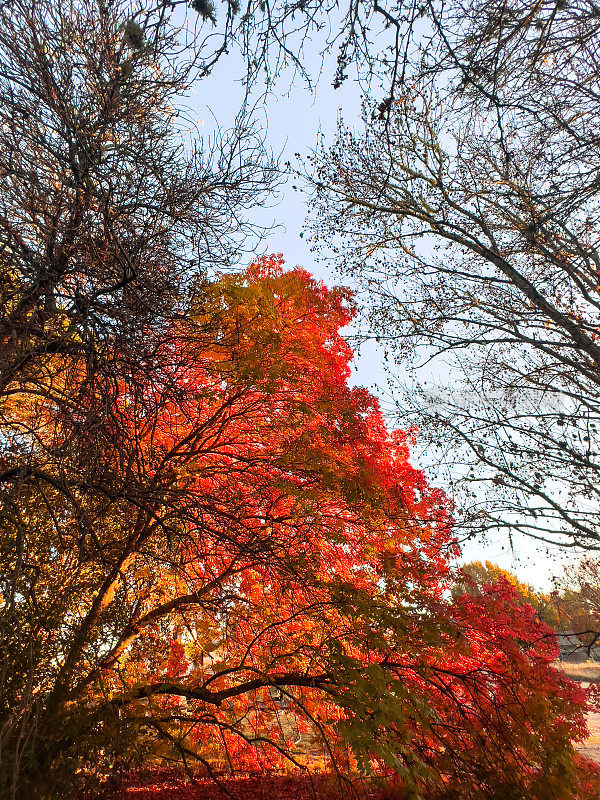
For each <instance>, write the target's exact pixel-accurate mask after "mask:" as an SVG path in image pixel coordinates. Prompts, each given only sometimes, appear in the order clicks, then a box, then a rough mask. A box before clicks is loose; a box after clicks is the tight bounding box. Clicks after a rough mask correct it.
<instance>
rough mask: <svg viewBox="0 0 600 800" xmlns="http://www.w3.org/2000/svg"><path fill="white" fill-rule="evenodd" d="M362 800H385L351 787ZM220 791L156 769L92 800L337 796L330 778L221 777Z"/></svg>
mask: <svg viewBox="0 0 600 800" xmlns="http://www.w3.org/2000/svg"><path fill="white" fill-rule="evenodd" d="M354 786H355V788H356V790H357V792H358V797H360V798H361V800H384V797H383V796H382V794H381V792H379V791H376V790H374V789H369V788H367V787H366V786H364V785H363V786H361V785H360V784H358V783H357V784H354ZM222 787H223V788H222V789H219V788H218V787H217V786H215V784H214V782H213V781H211V780H208V779H200V780H198V781H197V782H196V785H195V786H194V785H191V784H190V783H189V781H188V780H187V778H185V777H183V776H182V775H181V773H177V772H174V771H171V770H155V771H153V772H152V773H148V774H147V775H145V776H132V777H131V780H130V781H129V780H128V781H127V784H126V785H125V786H122V787H121V788H118V789H114V790H112V791H109V790H107V791H104V792H103V793H102V795H101V796H100V797H96V798H95V799H94V800H174V798H177V800H227V798H231V796H233V797H235V800H308V799H309V798H313V799H314V800H331V799H332V798H334V797H339V791H338V786H337V783H336V782H335V781H334V780H332V778H330V777H316V778H315V779H314V780H313V781H312V782H311V781H309V780H304V779H302V778H298V777H286V776H265V775H262V776H252V777H236V778H223V780H222Z"/></svg>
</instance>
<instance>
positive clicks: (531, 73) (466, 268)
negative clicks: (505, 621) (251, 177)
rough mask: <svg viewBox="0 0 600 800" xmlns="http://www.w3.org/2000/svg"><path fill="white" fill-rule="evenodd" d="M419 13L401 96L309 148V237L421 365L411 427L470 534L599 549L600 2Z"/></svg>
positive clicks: (394, 343)
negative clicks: (442, 474) (356, 126)
mask: <svg viewBox="0 0 600 800" xmlns="http://www.w3.org/2000/svg"><path fill="white" fill-rule="evenodd" d="M423 12H424V15H425V17H426V18H427V20H428V22H426V23H425V22H424V23H423V25H424V26H425V28H424V29H423V28H421V33H422V37H421V39H420V41H421V44H422V50H421V53H420V55H419V56H418V58H416V57H415V58H414V59H413V60H412V61H411V62H410V64H411V70H410V75H409V77H407V78H406V80H405V82H404V83H403V85H402V86H401V87H398V93H397V94H396V95H395V96H394V99H393V102H390V103H389V104H388V106H387V107H386V108H383V109H381V108H379V107H378V103H377V99H369V101H368V102H367V105H366V108H365V116H364V131H363V132H362V133H357V132H355V131H354V130H352V126H350V127H348V128H346V127H344V126H343V125H341V127H340V130H339V132H338V137H337V142H336V143H335V144H334V145H333V146H332V147H331V148H329V146H328V145H327V144H324V146H323V149H322V151H321V152H320V154H318V155H317V157H316V163H315V171H314V172H313V173H312V174H310V175H309V180H310V182H311V183H312V186H313V187H314V189H315V206H314V210H315V219H314V222H315V226H316V227H315V230H316V236H317V238H318V239H320V240H321V243H322V244H324V245H325V246H326V247H327V248H333V257H334V260H335V263H336V264H337V265H338V266H339V268H340V269H341V271H342V273H343V274H344V275H348V276H351V277H352V279H353V280H355V281H356V282H357V284H358V285H359V286H360V287H361V289H362V291H363V294H362V297H363V299H364V303H365V308H366V316H365V326H364V330H365V334H366V335H369V336H373V337H376V338H377V339H378V340H379V341H380V342H381V343H382V346H383V347H384V348H385V350H386V351H387V353H388V357H389V359H390V363H391V364H395V363H401V364H402V365H403V366H406V367H408V369H409V370H412V369H413V367H415V366H416V365H418V364H423V363H426V364H428V365H429V367H428V370H427V373H428V374H427V375H426V376H423V377H422V378H421V379H419V378H418V374H417V375H416V376H414V380H415V385H414V386H413V385H412V384H411V382H410V381H409V386H411V387H412V388H411V389H410V391H409V392H408V393H407V394H405V395H404V396H403V398H402V399H399V401H398V407H397V408H398V413H399V414H400V417H399V418H401V419H402V420H404V422H403V423H402V424H407V422H408V421H409V420H416V421H417V422H418V424H420V426H421V429H422V435H423V436H424V437H425V438H426V440H427V441H428V443H429V444H430V447H429V450H428V458H430V459H431V462H432V463H435V464H437V465H439V469H440V470H441V469H444V468H445V469H446V470H447V472H448V474H449V480H450V481H451V482H452V486H453V488H454V490H455V491H456V492H457V494H456V500H457V505H458V507H459V509H460V510H461V511H464V517H463V520H464V522H465V525H466V528H467V530H468V531H469V532H471V533H485V532H487V531H496V530H498V529H499V528H500V529H503V530H504V531H505V532H508V533H509V534H511V533H516V532H524V533H527V534H529V535H531V536H534V537H536V538H538V539H542V540H546V541H559V542H561V543H564V544H568V545H569V544H571V545H572V544H578V545H581V546H584V547H588V548H595V547H597V546H598V542H599V541H600V540H599V533H598V527H599V526H598V494H597V492H598V485H599V481H598V474H597V473H598V467H597V458H598V424H599V420H598V367H599V364H600V351H598V342H597V338H598V317H597V311H598V275H599V264H600V262H599V257H598V241H597V228H598V193H597V173H598V147H597V143H598V117H597V109H598V104H597V102H596V98H597V93H598V70H597V45H598V13H597V8H596V6H595V5H594V4H593V3H590V2H569V3H554V2H551V3H542V4H540V5H537V6H535V8H533V7H531V6H530V5H528V4H523V3H519V2H516V3H512V4H509V5H506V4H503V3H494V2H478V0H476V2H471V1H470V0H469V2H466V3H463V2H454V3H451V4H444V8H443V9H438V8H437V6H434V5H433V4H427V3H425V4H424V6H423ZM416 34H417V31H415V35H416ZM413 52H414V51H413ZM328 252H329V253H330V254H331V250H329V251H328ZM436 365H437V367H436ZM391 371H392V373H393V372H394V367H393V366H392V367H391ZM440 373H441V374H440ZM413 375H414V373H413ZM411 380H412V378H411ZM424 441H425V440H424ZM442 465H445V467H444V466H442Z"/></svg>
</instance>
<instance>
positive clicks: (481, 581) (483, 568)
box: [452, 561, 564, 631]
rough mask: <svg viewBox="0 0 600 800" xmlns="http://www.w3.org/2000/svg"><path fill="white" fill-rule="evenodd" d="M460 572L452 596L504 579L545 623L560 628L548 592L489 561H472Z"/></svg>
mask: <svg viewBox="0 0 600 800" xmlns="http://www.w3.org/2000/svg"><path fill="white" fill-rule="evenodd" d="M460 574H461V576H462V577H461V579H458V580H457V581H456V583H455V585H454V586H453V588H452V594H453V596H454V597H458V596H460V595H461V594H465V593H467V594H479V593H480V592H481V591H482V590H483V588H484V587H485V586H487V585H494V584H497V583H498V582H499V581H506V582H507V583H508V584H510V586H511V587H513V588H514V590H515V592H516V593H517V595H518V596H519V598H520V599H521V601H522V602H525V603H527V604H528V605H530V606H531V607H532V608H533V609H534V611H535V612H536V613H537V615H538V616H539V618H540V619H541V620H542V621H543V622H544V623H545V624H546V625H548V626H549V627H550V628H552V629H553V630H555V631H556V630H559V629H560V626H561V624H562V623H561V615H560V613H559V610H558V608H557V604H556V599H555V598H554V597H553V596H552V595H550V594H544V593H543V592H539V591H536V590H535V589H534V588H533V587H532V586H530V585H529V584H528V583H523V582H522V581H520V580H519V579H518V578H517V576H516V575H515V574H514V573H512V572H510V571H509V570H507V569H502V567H499V566H498V565H497V564H493V563H492V562H491V561H486V562H485V563H483V564H482V563H481V561H472V562H470V563H469V564H464V565H463V566H462V567H461V570H460ZM563 622H564V620H563Z"/></svg>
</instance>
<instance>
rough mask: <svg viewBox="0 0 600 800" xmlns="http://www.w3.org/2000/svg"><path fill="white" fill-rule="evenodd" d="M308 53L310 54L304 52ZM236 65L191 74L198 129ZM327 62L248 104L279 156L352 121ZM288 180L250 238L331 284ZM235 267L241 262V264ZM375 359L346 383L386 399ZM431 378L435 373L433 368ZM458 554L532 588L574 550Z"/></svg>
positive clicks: (349, 96)
mask: <svg viewBox="0 0 600 800" xmlns="http://www.w3.org/2000/svg"><path fill="white" fill-rule="evenodd" d="M313 56H314V57H313V63H314V73H315V76H317V74H318V72H319V64H320V58H319V55H318V53H317V52H316V51H315V53H314V54H313ZM309 60H310V58H309ZM241 71H242V67H241V64H240V63H239V62H238V61H237V60H236V58H235V57H234V56H230V57H228V58H225V59H223V60H222V61H221V62H220V63H219V64H218V65H217V67H216V68H215V70H214V72H213V74H212V75H211V76H209V77H208V78H206V79H203V80H201V81H199V82H198V83H197V84H196V86H195V88H194V90H193V93H192V95H191V97H190V105H191V107H192V109H191V110H192V116H193V117H195V118H196V122H198V123H199V124H200V130H201V131H202V132H205V133H206V135H207V136H208V135H210V134H211V133H213V132H214V131H215V130H217V128H219V127H220V128H221V129H225V128H227V127H229V126H230V125H231V124H232V122H233V120H234V118H235V115H236V113H237V110H238V108H239V106H240V102H241V100H242V97H243V89H242V87H241V84H240V82H239V77H240V75H241ZM332 74H333V62H331V61H330V62H329V63H326V64H325V65H324V68H323V73H322V76H321V78H320V80H319V83H318V87H317V91H316V92H311V91H310V90H309V88H308V86H307V84H306V82H305V81H303V80H302V79H301V78H300V77H297V78H296V80H295V81H294V83H293V84H291V85H290V82H291V76H287V77H286V76H283V77H282V78H281V79H280V81H279V83H278V84H277V86H276V87H275V88H276V91H274V92H273V93H272V94H271V95H270V96H269V97H267V98H266V99H261V100H260V102H259V103H258V104H257V107H256V110H255V119H256V123H257V126H258V127H259V129H260V131H261V135H262V136H263V137H264V141H265V142H266V143H267V145H268V146H269V147H270V148H271V149H272V151H273V152H274V154H276V155H278V156H280V157H281V162H282V163H283V162H285V161H287V160H290V161H292V163H293V162H294V161H295V154H296V153H299V154H300V155H301V157H304V156H306V155H307V154H308V153H309V152H310V151H311V149H313V148H314V147H315V146H316V143H317V139H318V136H319V134H320V133H323V134H324V136H325V140H326V141H327V140H329V141H331V140H332V139H333V136H334V133H335V128H336V124H337V120H338V116H339V115H340V113H341V112H342V111H343V117H344V121H345V122H346V123H347V124H348V123H350V124H351V125H354V124H355V125H356V126H357V127H360V105H361V92H360V88H359V87H358V84H357V83H356V82H355V81H352V80H348V81H347V82H346V83H345V84H344V85H343V86H342V87H341V88H340V89H337V90H334V89H333V87H332V86H331V75H332ZM293 184H294V180H293V179H291V180H289V181H288V182H287V183H286V184H285V185H283V186H282V188H281V191H280V193H279V196H278V197H277V198H274V199H273V200H272V201H271V203H270V204H269V205H268V206H265V207H257V208H256V210H255V212H254V214H253V220H254V221H256V222H258V223H260V224H264V225H266V226H269V225H271V224H273V223H276V224H277V227H276V228H275V229H274V230H273V231H272V232H271V233H270V234H269V235H268V236H267V237H266V238H265V239H264V240H262V241H260V242H257V247H258V249H259V251H260V252H270V253H279V252H281V253H283V255H284V258H285V260H286V261H287V263H288V264H289V265H290V266H294V265H296V264H299V265H301V266H303V267H305V268H306V269H308V270H309V271H310V272H312V273H313V274H314V275H316V276H317V277H319V278H320V279H322V280H324V281H325V282H326V283H327V284H329V285H332V284H335V283H339V282H340V279H339V277H338V276H336V274H335V272H334V270H333V266H332V265H331V264H328V263H326V262H318V261H316V260H315V254H314V253H312V252H311V250H310V244H309V241H308V239H307V238H306V237H303V236H301V234H302V233H303V225H304V222H305V217H306V213H307V197H306V195H305V194H303V193H302V192H300V191H295V190H294V188H293ZM240 266H244V264H241V265H240ZM382 362H383V359H382V357H381V354H380V353H379V352H378V350H377V347H376V345H375V344H369V345H366V346H363V347H362V348H361V352H360V354H358V355H357V358H356V361H355V371H354V374H353V377H352V382H353V383H355V384H359V385H362V386H366V387H368V388H369V389H370V390H371V391H373V392H374V393H375V394H378V395H379V396H380V397H381V398H382V402H383V405H384V407H385V404H386V384H387V378H386V374H385V372H384V370H383V366H382ZM431 377H432V378H433V379H434V380H435V378H436V375H435V372H434V373H432V375H431ZM414 460H415V461H417V465H418V466H421V467H423V468H425V470H426V472H427V473H428V477H429V479H430V481H431V482H432V483H434V484H435V483H436V476H435V470H434V469H432V468H430V467H428V464H427V463H426V460H422V461H421V463H419V459H418V458H416V459H414ZM463 557H464V560H466V561H470V560H490V561H492V562H494V563H497V564H499V565H500V566H502V567H504V568H506V569H510V570H512V571H514V572H516V573H517V575H518V576H519V578H520V579H521V580H524V581H526V582H528V583H531V584H533V585H535V586H537V587H539V588H544V589H549V588H550V587H551V582H550V578H551V576H552V575H556V574H557V573H560V572H561V571H562V568H563V565H564V564H566V563H572V562H573V560H574V559H575V558H576V557H577V556H576V555H575V554H574V553H573V552H572V551H565V550H561V549H559V548H551V549H549V548H547V547H545V546H541V545H540V546H538V545H536V543H535V542H533V541H532V540H530V539H527V538H526V537H521V539H520V540H515V541H514V550H513V549H512V548H511V545H510V543H509V542H508V541H507V539H506V538H505V537H504V536H499V537H498V538H497V539H489V540H488V541H486V542H468V543H466V544H465V545H464V547H463Z"/></svg>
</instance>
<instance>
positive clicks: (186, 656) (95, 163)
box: [0, 0, 597, 800]
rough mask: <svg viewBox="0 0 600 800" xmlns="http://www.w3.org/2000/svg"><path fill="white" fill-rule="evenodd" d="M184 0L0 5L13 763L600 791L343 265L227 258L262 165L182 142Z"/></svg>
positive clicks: (559, 681)
mask: <svg viewBox="0 0 600 800" xmlns="http://www.w3.org/2000/svg"><path fill="white" fill-rule="evenodd" d="M195 5H196V9H195V11H196V12H197V13H198V14H200V16H201V17H202V19H204V21H206V20H208V21H209V22H210V21H211V18H212V17H213V16H215V14H216V11H215V9H214V8H213V7H212V6H211V5H210V4H208V3H207V4H205V5H201V4H200V3H195ZM227 8H228V9H229V10H228V12H227V13H228V15H229V14H231V15H232V16H233V15H234V6H233V5H232V4H231V3H228V5H227ZM265 8H266V7H265ZM300 10H302V11H303V10H304V9H300V7H298V9H295V10H294V9H292V10H291V11H290V12H289V13H290V14H292V15H293V13H295V11H298V12H299V11H300ZM263 11H264V10H263ZM171 12H174V14H172V13H171ZM175 12H177V3H175V8H172V7H171V4H168V5H165V4H163V3H158V4H156V5H155V6H152V5H151V6H149V7H147V6H146V5H144V4H141V5H139V6H137V5H130V4H127V3H122V4H121V3H118V2H115V3H102V2H101V3H96V2H94V1H93V0H69V2H66V3H65V2H62V3H56V4H55V3H49V4H44V6H43V7H42V6H40V5H39V4H38V3H36V2H32V1H31V0H14V2H11V3H8V4H4V5H2V7H1V8H0V187H1V190H2V191H1V192H0V195H1V199H0V291H1V292H2V300H3V306H2V311H1V317H0V461H1V463H0V497H1V499H2V505H1V508H0V591H1V596H0V753H1V756H2V757H1V759H0V792H1V793H2V794H3V796H7V797H9V798H18V800H21V798H25V797H28V798H29V797H36V796H37V797H39V798H65V797H68V796H69V794H71V795H75V796H76V795H77V793H78V792H80V791H82V790H83V789H85V788H89V784H90V782H93V781H94V780H97V779H101V778H102V777H103V776H104V775H106V774H107V773H109V772H111V771H114V770H116V769H118V768H125V767H127V766H129V765H131V764H133V763H140V762H141V763H144V764H150V765H152V764H156V763H157V762H158V761H159V760H160V759H162V760H175V761H176V762H177V763H179V764H180V765H182V767H183V768H184V769H185V770H187V771H188V772H189V774H190V776H191V775H192V774H193V773H192V766H193V765H201V766H202V767H203V769H204V770H205V772H207V773H208V774H210V775H213V776H215V777H218V776H219V775H221V774H222V773H223V772H225V771H231V772H233V771H235V770H240V769H244V770H246V769H254V768H257V767H261V768H263V769H267V768H269V769H279V768H283V767H284V766H285V765H291V766H292V767H293V768H295V769H296V770H297V771H298V772H300V773H306V772H310V769H311V766H312V761H313V760H315V759H316V760H317V761H318V764H319V766H321V767H324V768H327V769H328V770H330V771H331V772H332V773H333V774H335V776H336V777H337V780H338V789H339V792H343V791H345V790H346V789H347V790H348V791H349V792H350V791H351V790H352V778H353V777H355V776H356V775H373V774H375V775H378V776H379V777H382V778H384V779H386V780H387V781H388V783H389V784H390V785H391V787H392V789H393V790H396V791H397V792H398V793H400V794H402V795H404V796H405V797H407V798H408V797H410V798H412V799H413V800H415V799H416V798H425V799H426V800H455V798H460V800H488V798H500V797H506V798H511V800H512V799H513V798H514V800H520V799H521V798H523V800H524V799H525V798H528V799H529V798H536V797H539V798H549V797H550V798H553V800H562V798H565V800H567V798H568V799H569V800H570V799H571V798H576V797H579V798H580V799H581V800H584V798H591V797H593V796H595V794H594V793H596V794H597V774H596V771H595V770H594V768H593V767H592V766H591V765H590V764H588V763H587V762H585V761H584V760H583V759H581V758H579V757H578V756H577V755H576V753H575V751H574V746H573V742H574V741H577V740H578V739H581V738H582V737H583V736H584V735H585V722H584V715H585V711H586V708H587V704H586V696H585V693H584V692H583V690H582V689H581V688H580V687H579V686H578V685H577V684H575V683H573V682H571V681H570V680H568V679H567V678H566V677H565V676H564V675H563V674H562V673H560V672H558V671H557V670H555V669H554V668H553V666H552V662H553V660H554V658H555V657H556V646H555V641H554V637H553V632H552V630H551V629H550V628H549V627H548V626H547V625H546V624H545V623H544V622H542V621H541V620H540V618H539V616H538V615H536V613H535V610H534V608H533V607H532V606H531V605H530V604H527V603H523V602H522V600H521V597H520V595H519V591H518V590H517V589H518V587H517V589H515V587H513V586H511V585H510V583H509V582H507V581H496V582H489V583H486V584H485V585H482V586H481V587H479V589H478V591H474V592H463V593H462V594H460V593H459V592H456V591H455V592H454V596H453V595H452V589H453V587H455V584H456V583H457V582H459V583H460V581H462V580H463V578H464V575H463V574H462V573H460V572H457V571H456V569H455V567H454V566H453V560H454V559H455V557H456V556H457V555H458V546H457V541H456V538H455V534H454V532H453V523H454V519H453V517H454V509H453V506H452V503H451V502H450V501H449V500H448V498H447V497H446V496H445V495H444V493H443V492H442V491H441V490H440V489H438V488H434V487H432V486H431V485H429V483H428V482H427V480H426V479H425V477H424V475H423V473H422V472H421V471H420V470H419V469H417V468H416V467H415V466H413V465H412V464H411V462H410V453H411V448H413V447H414V444H415V439H416V436H417V430H416V429H415V428H414V427H411V426H406V428H405V429H404V430H396V431H391V430H389V429H388V427H387V425H386V423H385V421H384V418H383V415H382V412H381V409H380V407H379V404H378V402H377V401H376V399H375V398H373V397H372V396H371V395H370V394H369V393H368V392H367V391H366V390H364V389H360V388H352V387H351V386H350V385H349V376H350V366H349V365H350V362H351V358H352V351H351V348H350V346H349V344H348V342H347V341H346V340H345V338H344V337H343V335H342V333H341V331H342V330H343V329H344V328H346V327H347V326H348V324H349V323H350V321H351V319H352V317H353V315H354V313H355V311H356V308H355V299H354V297H353V295H352V293H351V292H350V291H349V290H347V289H344V288H333V289H332V288H327V287H325V286H324V285H323V284H321V283H319V282H318V281H315V280H314V279H313V278H312V277H311V276H310V274H309V273H308V272H307V271H305V270H303V269H301V268H295V269H290V270H285V269H284V268H283V260H282V258H281V257H280V256H270V257H263V258H258V259H255V260H254V261H253V263H252V264H251V266H250V267H248V268H242V267H241V265H240V264H239V263H238V262H239V261H240V260H241V256H240V251H241V248H242V243H243V237H244V233H245V232H246V231H247V224H246V223H245V222H244V212H245V210H246V209H247V208H248V207H249V206H250V205H251V204H252V203H255V202H257V201H258V199H260V192H261V191H262V190H265V191H267V190H268V189H269V188H270V187H271V186H272V183H273V180H274V168H273V164H272V162H271V161H270V159H269V158H268V156H267V155H266V154H265V152H264V148H263V147H262V145H261V143H260V139H257V138H256V135H255V134H254V133H253V131H252V130H250V129H248V128H247V127H244V125H242V124H241V123H240V124H238V126H237V127H236V129H235V131H234V132H233V133H232V134H230V135H224V136H223V137H220V138H219V139H218V140H217V141H212V142H204V143H202V142H199V141H194V142H193V143H191V144H189V143H187V141H186V136H187V134H186V131H185V128H184V115H185V112H184V110H183V109H181V108H180V103H181V102H182V98H183V96H184V95H185V93H186V92H187V91H188V89H189V86H190V83H189V81H190V80H192V78H193V76H194V75H196V74H197V69H198V66H199V59H200V55H199V53H200V51H199V49H198V47H199V40H197V39H193V40H192V41H189V42H188V41H186V39H185V36H186V35H187V32H189V31H188V28H186V27H185V25H183V26H178V25H176V24H175V23H176V13H175ZM236 13H237V12H236ZM285 13H286V14H288V12H287V11H286V12H285ZM287 18H291V17H289V15H288V16H287V17H286V19H287ZM205 67H206V65H205ZM383 116H384V117H385V114H384V115H383ZM382 121H384V120H382ZM227 268H229V269H230V271H229V272H227V271H226V269H227ZM232 269H234V271H232Z"/></svg>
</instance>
